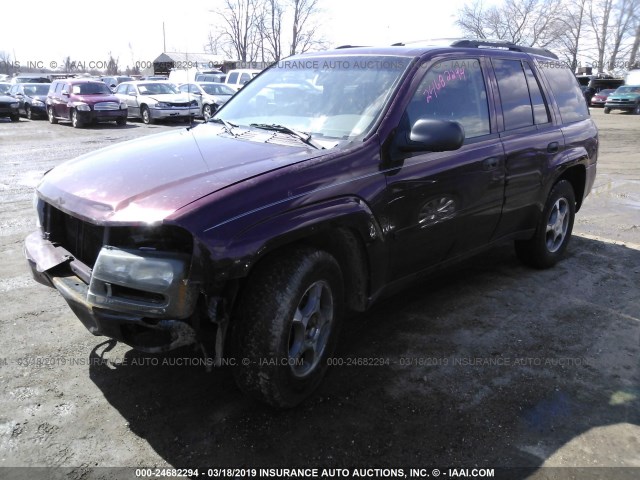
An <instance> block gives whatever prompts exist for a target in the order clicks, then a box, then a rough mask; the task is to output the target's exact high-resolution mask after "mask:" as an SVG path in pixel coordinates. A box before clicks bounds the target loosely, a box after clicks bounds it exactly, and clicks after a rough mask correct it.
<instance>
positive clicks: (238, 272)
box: [209, 198, 386, 311]
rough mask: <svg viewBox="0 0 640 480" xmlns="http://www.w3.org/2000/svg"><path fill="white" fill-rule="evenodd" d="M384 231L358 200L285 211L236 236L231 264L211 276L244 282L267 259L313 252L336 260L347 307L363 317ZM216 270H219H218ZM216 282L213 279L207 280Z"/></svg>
mask: <svg viewBox="0 0 640 480" xmlns="http://www.w3.org/2000/svg"><path fill="white" fill-rule="evenodd" d="M381 239H382V231H381V229H380V226H379V224H378V222H377V220H376V219H375V217H374V215H373V213H372V212H371V211H370V210H369V208H368V206H367V205H366V204H365V203H364V202H363V201H361V200H360V199H357V198H340V199H333V200H329V201H326V202H322V203H321V204H314V205H309V206H306V207H303V208H299V209H295V210H291V211H287V212H284V213H281V214H279V215H276V216H274V217H270V218H268V219H266V220H263V221H261V222H259V223H257V224H254V225H252V226H250V227H249V228H246V229H244V230H243V231H242V232H240V233H239V234H237V235H236V236H235V237H234V238H233V239H232V240H231V241H230V242H229V243H228V244H227V247H226V249H225V250H226V254H227V258H226V259H224V261H220V262H217V261H215V260H214V261H213V265H212V266H211V269H209V270H210V271H212V272H217V274H218V275H219V274H220V273H221V272H224V273H223V276H224V277H226V279H227V280H236V281H239V282H240V288H242V286H243V283H244V279H246V278H248V277H249V276H250V275H251V273H252V272H253V270H254V269H255V267H256V266H257V265H258V264H259V263H260V262H262V261H264V260H265V259H266V258H268V257H272V256H273V255H280V254H283V253H284V252H286V251H290V250H291V249H293V248H296V247H312V248H315V249H318V250H323V251H326V252H327V253H329V254H330V255H332V256H333V257H334V258H335V259H336V260H337V262H338V263H339V265H340V267H341V269H342V274H343V277H344V283H345V298H346V302H347V307H348V308H349V309H350V310H353V311H364V310H365V309H366V308H367V305H368V298H369V294H370V291H371V289H372V281H373V280H372V277H373V276H375V272H373V271H372V270H373V269H374V267H376V268H378V267H383V265H379V264H380V263H384V262H376V263H375V264H374V263H373V262H372V259H373V258H374V257H376V258H377V257H381V258H386V257H384V256H380V255H379V250H380V249H381V248H382V247H381V245H380V244H381V243H382V241H381ZM216 264H218V265H217V266H216ZM209 280H213V279H209Z"/></svg>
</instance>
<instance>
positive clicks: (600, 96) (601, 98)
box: [590, 88, 616, 107]
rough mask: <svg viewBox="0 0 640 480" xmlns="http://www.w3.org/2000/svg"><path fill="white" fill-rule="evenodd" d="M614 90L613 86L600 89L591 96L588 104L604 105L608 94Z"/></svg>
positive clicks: (594, 105)
mask: <svg viewBox="0 0 640 480" xmlns="http://www.w3.org/2000/svg"><path fill="white" fill-rule="evenodd" d="M615 91H616V89H615V88H605V89H604V90H600V91H599V92H598V93H596V94H595V95H594V96H593V97H591V102H590V105H591V106H592V107H604V104H605V103H606V101H607V98H608V97H609V95H611V94H612V93H613V92H615Z"/></svg>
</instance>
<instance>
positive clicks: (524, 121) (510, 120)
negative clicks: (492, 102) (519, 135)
mask: <svg viewBox="0 0 640 480" xmlns="http://www.w3.org/2000/svg"><path fill="white" fill-rule="evenodd" d="M492 63H493V69H494V71H495V72H496V78H497V80H498V90H499V91H500V100H501V102H502V114H503V116H504V128H505V130H514V129H516V128H522V127H529V126H532V125H533V109H532V107H531V99H530V98H529V88H528V85H527V79H526V77H525V74H524V70H523V69H522V63H520V60H501V59H495V58H494V59H493V60H492Z"/></svg>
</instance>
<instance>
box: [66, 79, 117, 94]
mask: <svg viewBox="0 0 640 480" xmlns="http://www.w3.org/2000/svg"><path fill="white" fill-rule="evenodd" d="M71 93H75V94H76V95H111V90H109V88H108V87H107V86H106V85H105V84H104V83H102V82H99V83H98V82H96V83H81V84H79V85H73V86H72V87H71Z"/></svg>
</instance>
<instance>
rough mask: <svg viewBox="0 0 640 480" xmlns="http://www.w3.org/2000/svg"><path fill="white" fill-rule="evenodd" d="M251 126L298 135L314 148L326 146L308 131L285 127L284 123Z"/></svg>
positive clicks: (253, 124)
mask: <svg viewBox="0 0 640 480" xmlns="http://www.w3.org/2000/svg"><path fill="white" fill-rule="evenodd" d="M249 126H250V127H254V128H261V129H263V130H273V131H274V132H279V133H286V134H289V135H293V136H295V137H298V138H299V139H300V140H302V141H303V142H304V143H305V144H307V145H309V146H311V147H313V148H317V149H318V150H324V147H323V146H322V145H320V144H319V143H317V142H314V141H313V140H312V139H311V135H310V134H308V133H304V132H299V131H297V130H294V129H292V128H289V127H285V126H284V125H277V124H275V123H272V124H268V123H252V124H250V125H249Z"/></svg>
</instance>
